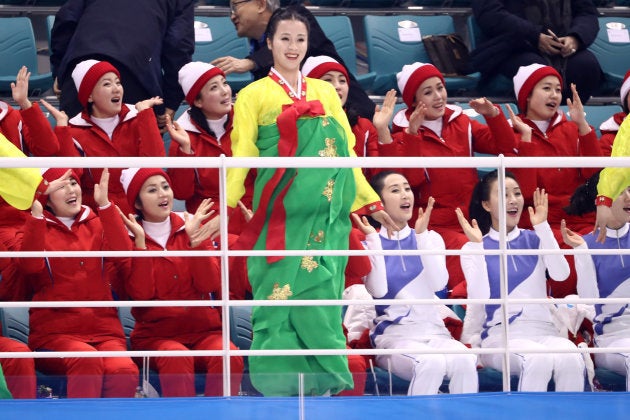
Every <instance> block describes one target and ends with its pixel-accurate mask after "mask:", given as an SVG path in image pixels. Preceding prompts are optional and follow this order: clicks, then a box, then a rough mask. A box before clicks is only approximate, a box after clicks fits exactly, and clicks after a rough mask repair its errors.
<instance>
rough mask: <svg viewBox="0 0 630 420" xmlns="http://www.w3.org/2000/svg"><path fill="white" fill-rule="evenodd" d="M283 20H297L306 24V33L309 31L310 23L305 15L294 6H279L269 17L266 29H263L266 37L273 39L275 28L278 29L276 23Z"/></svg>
mask: <svg viewBox="0 0 630 420" xmlns="http://www.w3.org/2000/svg"><path fill="white" fill-rule="evenodd" d="M283 20H297V21H299V22H302V23H303V24H304V25H305V26H306V32H307V33H309V32H310V31H311V25H310V24H309V22H308V19H307V18H306V16H304V15H302V14H301V13H300V12H299V10H298V9H297V8H296V7H294V6H289V7H281V8H279V9H276V10H275V11H274V12H273V13H272V15H271V17H270V18H269V22H268V23H267V29H266V30H265V34H266V38H267V39H273V36H274V35H275V33H276V29H278V23H280V22H281V21H283Z"/></svg>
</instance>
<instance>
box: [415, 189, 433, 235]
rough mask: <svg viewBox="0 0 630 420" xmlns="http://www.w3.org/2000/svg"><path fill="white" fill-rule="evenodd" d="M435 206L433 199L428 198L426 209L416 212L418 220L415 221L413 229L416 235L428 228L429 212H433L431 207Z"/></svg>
mask: <svg viewBox="0 0 630 420" xmlns="http://www.w3.org/2000/svg"><path fill="white" fill-rule="evenodd" d="M434 204H435V198H433V197H429V201H428V202H427V209H426V210H422V207H420V209H419V210H418V218H417V219H416V225H415V227H414V229H415V231H416V233H418V234H420V233H422V232H424V231H425V230H427V228H428V227H429V219H431V211H432V210H433V205H434Z"/></svg>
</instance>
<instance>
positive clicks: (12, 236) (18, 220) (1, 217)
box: [0, 67, 59, 398]
mask: <svg viewBox="0 0 630 420" xmlns="http://www.w3.org/2000/svg"><path fill="white" fill-rule="evenodd" d="M29 77H30V72H29V71H28V69H27V68H26V67H22V68H21V69H20V70H19V71H18V74H17V76H16V79H15V83H14V84H13V85H12V86H11V90H12V96H13V100H14V101H15V102H16V103H17V104H18V106H19V107H20V110H19V111H18V110H16V109H14V108H13V107H11V105H9V104H8V103H6V102H4V101H0V133H2V134H3V135H4V136H5V137H6V138H7V139H8V140H9V141H10V142H11V143H12V144H13V145H14V146H16V147H17V148H19V149H20V150H21V151H23V152H24V153H25V154H31V155H33V156H53V155H55V154H56V153H57V152H58V151H59V143H58V142H57V137H56V136H55V134H54V133H53V130H52V127H51V126H50V123H49V122H48V120H47V119H46V117H45V116H44V113H43V112H42V110H41V108H40V107H39V105H38V104H37V103H32V102H31V101H30V100H29V99H28V80H29ZM27 216H28V213H27V212H25V211H22V210H18V209H16V208H14V207H12V206H11V205H9V204H8V203H7V202H6V201H5V200H4V199H2V198H0V249H3V250H11V249H15V247H16V241H17V237H16V234H17V232H18V230H19V229H20V228H21V226H22V225H23V224H24V222H25V221H26V218H27ZM9 283H10V284H11V285H12V286H13V283H19V277H16V273H15V267H14V266H13V265H12V264H8V266H7V267H6V270H3V271H2V281H1V282H0V285H1V286H0V288H1V289H2V291H0V295H2V296H0V300H9V298H8V296H7V295H6V294H5V293H4V291H7V292H8V293H9V294H10V295H11V297H10V299H11V300H25V299H26V297H25V296H22V295H20V294H18V293H16V290H15V289H16V288H15V287H11V289H12V290H9V287H8V285H9ZM29 351H30V349H29V348H28V346H26V345H25V344H23V343H20V342H18V341H15V340H11V339H10V338H5V337H0V352H29ZM0 365H1V366H2V370H3V371H4V376H5V378H6V381H7V385H8V387H9V390H10V391H11V394H12V395H13V398H35V396H36V392H35V391H36V390H35V388H36V378H35V362H34V360H33V359H28V358H23V359H22V358H21V359H8V358H3V359H0Z"/></svg>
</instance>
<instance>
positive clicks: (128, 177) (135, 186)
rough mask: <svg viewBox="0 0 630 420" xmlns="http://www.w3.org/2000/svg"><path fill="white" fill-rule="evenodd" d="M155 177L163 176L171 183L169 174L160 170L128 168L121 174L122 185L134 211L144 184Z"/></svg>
mask: <svg viewBox="0 0 630 420" xmlns="http://www.w3.org/2000/svg"><path fill="white" fill-rule="evenodd" d="M153 175H162V176H163V177H164V178H166V181H167V182H168V183H169V184H170V183H171V179H170V178H169V176H168V174H167V173H166V172H164V170H163V169H160V168H128V169H123V171H122V172H121V174H120V183H121V184H122V186H123V189H124V190H125V193H126V194H127V202H128V203H129V206H130V207H131V208H132V209H134V208H136V206H135V203H136V198H137V197H138V194H140V188H142V184H144V181H146V180H147V179H149V178H150V177H152V176H153Z"/></svg>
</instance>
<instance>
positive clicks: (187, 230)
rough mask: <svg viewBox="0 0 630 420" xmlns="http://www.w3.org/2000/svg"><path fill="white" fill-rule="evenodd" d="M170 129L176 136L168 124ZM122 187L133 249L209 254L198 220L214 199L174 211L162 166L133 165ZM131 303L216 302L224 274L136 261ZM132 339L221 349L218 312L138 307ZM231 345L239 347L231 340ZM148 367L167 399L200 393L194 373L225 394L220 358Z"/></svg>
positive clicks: (235, 361)
mask: <svg viewBox="0 0 630 420" xmlns="http://www.w3.org/2000/svg"><path fill="white" fill-rule="evenodd" d="M169 131H171V132H172V131H173V130H172V127H170V125H169ZM121 182H122V185H123V187H124V188H125V191H126V193H127V197H128V202H129V206H134V207H135V208H136V210H137V216H136V215H134V214H129V217H128V218H127V217H125V224H126V225H127V227H128V228H129V230H130V231H131V233H132V235H133V236H134V242H135V247H136V249H142V250H145V249H146V250H155V251H163V250H191V249H199V250H212V249H214V248H213V246H212V243H211V242H210V241H209V240H208V239H207V238H206V237H203V236H201V235H200V232H201V231H200V230H199V227H200V226H201V223H202V222H203V221H204V220H205V219H207V218H208V217H209V216H211V215H212V214H213V213H214V212H213V211H211V210H210V208H211V206H212V203H211V201H210V199H206V200H203V201H202V202H201V204H200V205H199V207H198V209H197V212H196V213H195V214H194V216H191V215H189V214H187V213H185V214H181V213H174V212H173V211H171V210H172V208H173V190H172V189H171V187H170V179H169V177H168V175H167V174H166V173H165V172H164V171H163V170H161V169H152V168H142V169H136V168H130V169H125V170H123V171H122V177H121ZM126 288H127V293H128V294H129V296H130V297H131V298H132V299H134V300H156V301H157V300H212V299H213V298H214V297H216V298H220V295H221V275H220V268H219V261H218V259H217V258H216V257H171V256H167V257H154V258H146V257H142V258H133V259H132V273H131V276H130V277H129V278H128V280H127V283H126ZM131 313H132V315H133V316H134V318H135V319H136V324H135V327H134V330H133V332H132V334H131V346H132V348H133V349H134V350H168V351H173V350H189V349H190V350H221V349H222V348H223V339H222V334H221V312H220V307H212V306H210V305H208V306H190V307H182V306H173V307H153V308H152V307H146V308H145V307H142V308H141V307H136V308H133V309H132V310H131ZM230 348H231V349H232V350H236V349H237V348H236V346H234V344H231V343H230ZM150 363H151V368H153V369H156V370H157V371H158V372H159V375H160V385H161V389H162V396H164V397H191V396H195V379H194V374H195V372H203V373H206V387H205V392H204V395H206V396H219V395H223V392H222V390H223V387H222V386H223V379H222V378H223V375H222V372H223V363H222V358H221V357H216V356H208V357H205V356H204V357H194V358H193V357H188V356H185V357H152V358H151V360H150ZM230 367H231V373H232V377H231V380H232V382H231V384H232V388H231V394H232V395H238V390H239V386H240V382H241V377H242V373H243V359H242V358H241V357H240V356H232V357H230Z"/></svg>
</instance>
